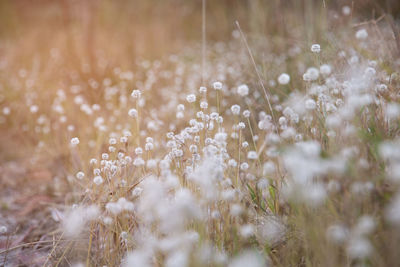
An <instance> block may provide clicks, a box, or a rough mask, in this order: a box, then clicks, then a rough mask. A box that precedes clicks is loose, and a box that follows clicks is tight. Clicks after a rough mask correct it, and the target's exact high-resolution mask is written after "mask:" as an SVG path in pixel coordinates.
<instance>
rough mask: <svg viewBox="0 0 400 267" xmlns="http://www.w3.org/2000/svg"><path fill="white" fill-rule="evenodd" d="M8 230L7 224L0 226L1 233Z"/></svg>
mask: <svg viewBox="0 0 400 267" xmlns="http://www.w3.org/2000/svg"><path fill="white" fill-rule="evenodd" d="M7 231H8V229H7V226H5V225H2V226H0V235H4V234H6V233H7Z"/></svg>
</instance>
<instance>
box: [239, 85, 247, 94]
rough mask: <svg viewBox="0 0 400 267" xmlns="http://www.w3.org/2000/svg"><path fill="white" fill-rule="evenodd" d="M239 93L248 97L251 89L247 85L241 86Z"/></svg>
mask: <svg viewBox="0 0 400 267" xmlns="http://www.w3.org/2000/svg"><path fill="white" fill-rule="evenodd" d="M237 93H238V95H240V96H247V95H248V94H249V87H248V86H247V85H246V84H242V85H239V86H238V88H237Z"/></svg>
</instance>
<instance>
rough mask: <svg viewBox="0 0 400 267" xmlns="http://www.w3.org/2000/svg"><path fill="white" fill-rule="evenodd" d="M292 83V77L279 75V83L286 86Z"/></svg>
mask: <svg viewBox="0 0 400 267" xmlns="http://www.w3.org/2000/svg"><path fill="white" fill-rule="evenodd" d="M289 82H290V76H289V74H287V73H282V74H281V75H279V77H278V83H279V84H282V85H285V84H288V83H289Z"/></svg>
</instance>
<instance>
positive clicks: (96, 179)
mask: <svg viewBox="0 0 400 267" xmlns="http://www.w3.org/2000/svg"><path fill="white" fill-rule="evenodd" d="M93 183H95V184H96V185H100V184H102V183H103V178H102V177H101V176H100V175H98V176H96V177H94V178H93Z"/></svg>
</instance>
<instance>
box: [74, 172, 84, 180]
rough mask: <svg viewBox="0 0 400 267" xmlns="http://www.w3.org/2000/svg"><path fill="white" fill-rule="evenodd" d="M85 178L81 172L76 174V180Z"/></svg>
mask: <svg viewBox="0 0 400 267" xmlns="http://www.w3.org/2000/svg"><path fill="white" fill-rule="evenodd" d="M84 177H85V173H84V172H82V171H80V172H78V173H77V174H76V178H77V179H79V180H82V179H83V178H84Z"/></svg>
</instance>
